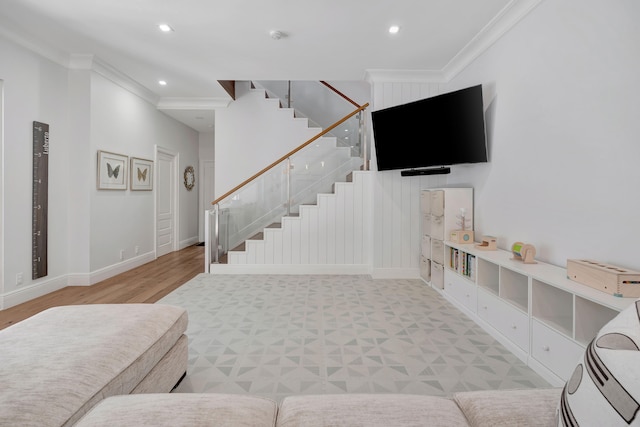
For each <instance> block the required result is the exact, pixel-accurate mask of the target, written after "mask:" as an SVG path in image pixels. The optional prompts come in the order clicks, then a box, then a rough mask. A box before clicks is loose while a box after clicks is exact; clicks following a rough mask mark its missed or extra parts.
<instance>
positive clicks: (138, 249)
mask: <svg viewBox="0 0 640 427" xmlns="http://www.w3.org/2000/svg"><path fill="white" fill-rule="evenodd" d="M134 252H135V254H136V255H138V254H139V253H140V246H136V247H135V248H134Z"/></svg>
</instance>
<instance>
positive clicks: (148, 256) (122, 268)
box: [77, 252, 156, 286]
mask: <svg viewBox="0 0 640 427" xmlns="http://www.w3.org/2000/svg"><path fill="white" fill-rule="evenodd" d="M155 259H156V253H155V252H147V253H145V254H142V255H138V256H137V257H134V258H130V259H127V260H124V261H122V262H119V263H117V264H113V265H110V266H107V267H104V268H101V269H99V270H96V271H93V272H91V274H90V276H89V282H88V283H85V284H84V285H85V286H86V285H95V284H96V283H98V282H101V281H103V280H106V279H109V278H110V277H113V276H117V275H118V274H121V273H124V272H127V271H129V270H131V269H133V268H136V267H140V266H141V265H143V264H146V263H148V262H151V261H153V260H155ZM77 286H82V285H81V284H78V285H77Z"/></svg>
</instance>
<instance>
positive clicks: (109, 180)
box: [97, 150, 129, 190]
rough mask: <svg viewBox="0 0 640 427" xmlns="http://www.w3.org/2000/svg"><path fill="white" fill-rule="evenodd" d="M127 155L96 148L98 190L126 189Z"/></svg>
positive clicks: (127, 174)
mask: <svg viewBox="0 0 640 427" xmlns="http://www.w3.org/2000/svg"><path fill="white" fill-rule="evenodd" d="M128 165H129V157H128V156H125V155H123V154H117V153H111V152H109V151H102V150H98V177H97V178H98V182H97V184H98V190H126V189H127V183H128V181H129V180H128V177H129V171H128Z"/></svg>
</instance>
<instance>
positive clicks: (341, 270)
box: [210, 264, 371, 275]
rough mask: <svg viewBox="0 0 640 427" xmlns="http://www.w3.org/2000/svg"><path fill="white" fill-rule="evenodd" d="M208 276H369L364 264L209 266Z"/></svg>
mask: <svg viewBox="0 0 640 427" xmlns="http://www.w3.org/2000/svg"><path fill="white" fill-rule="evenodd" d="M210 274H366V275H370V274H371V268H370V266H369V265H366V264H231V265H230V264H211V271H210Z"/></svg>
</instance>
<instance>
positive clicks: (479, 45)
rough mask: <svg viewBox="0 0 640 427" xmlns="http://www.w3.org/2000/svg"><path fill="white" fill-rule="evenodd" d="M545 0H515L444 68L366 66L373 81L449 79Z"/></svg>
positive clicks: (423, 81)
mask: <svg viewBox="0 0 640 427" xmlns="http://www.w3.org/2000/svg"><path fill="white" fill-rule="evenodd" d="M541 2H542V0H512V1H510V2H509V3H508V4H507V5H506V6H505V7H504V8H502V10H501V11H500V13H498V14H497V15H496V16H495V17H494V18H493V19H492V20H491V22H489V23H488V24H487V25H485V27H484V28H483V29H482V30H480V32H479V33H478V34H477V35H476V36H475V37H474V38H473V40H471V41H470V42H469V43H467V45H465V46H464V47H463V48H462V49H461V50H460V51H459V52H458V53H457V54H456V55H455V56H454V57H453V58H452V59H451V61H449V63H447V65H445V66H444V67H443V68H442V70H375V69H373V70H366V72H365V81H367V82H369V83H385V82H418V83H446V82H449V81H450V80H451V79H453V78H454V77H455V76H457V75H458V74H459V73H460V72H461V71H462V70H464V69H465V68H466V67H467V66H468V65H469V64H471V63H472V62H473V61H474V60H475V59H476V58H478V57H479V56H480V55H481V54H482V53H483V52H485V51H486V50H487V49H489V47H491V46H492V45H493V44H494V43H495V42H496V41H497V40H499V39H500V38H501V37H502V36H503V35H505V34H506V33H507V32H508V31H509V30H511V29H512V28H513V27H514V26H515V25H516V24H517V23H518V22H520V21H521V20H522V19H523V18H524V17H525V16H527V15H528V14H529V12H531V11H532V10H533V9H534V8H535V7H536V6H538V4H540V3H541Z"/></svg>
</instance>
